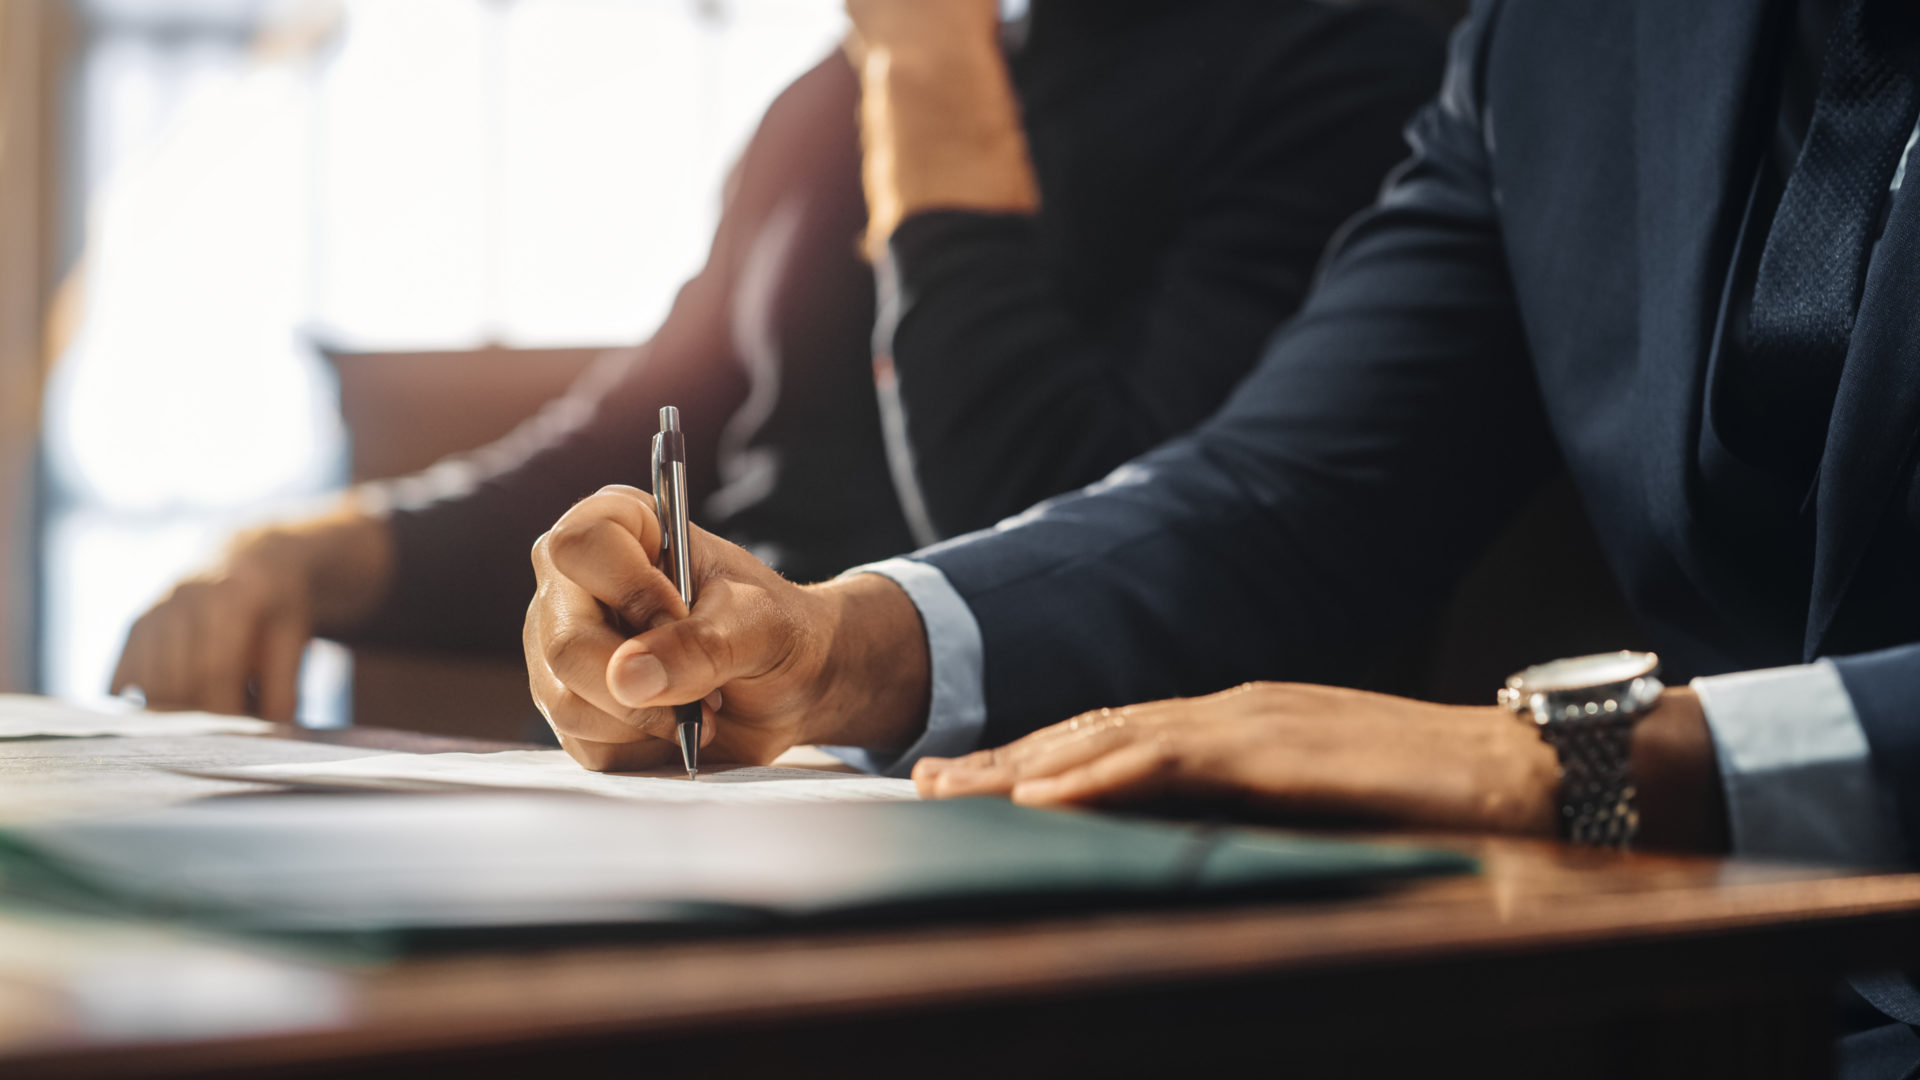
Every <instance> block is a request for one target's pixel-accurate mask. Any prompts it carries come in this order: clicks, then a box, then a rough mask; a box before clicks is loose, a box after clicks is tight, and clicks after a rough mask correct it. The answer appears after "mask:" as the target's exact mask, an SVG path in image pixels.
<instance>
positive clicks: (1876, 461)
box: [920, 0, 1920, 843]
mask: <svg viewBox="0 0 1920 1080" xmlns="http://www.w3.org/2000/svg"><path fill="white" fill-rule="evenodd" d="M1768 7H1769V5H1767V4H1764V3H1760V2H1758V0H1610V2H1607V3H1577V2H1556V0H1504V2H1502V0H1483V2H1480V3H1477V4H1476V5H1475V9H1474V12H1473V14H1472V15H1471V16H1470V17H1469V19H1468V20H1467V22H1466V23H1465V24H1463V26H1462V28H1461V30H1460V31H1459V32H1458V34H1457V35H1456V39H1455V42H1454V51H1453V56H1452V61H1451V66H1450V68H1449V74H1448V76H1447V81H1446V84H1445V86H1444V88H1443V90H1442V93H1441V97H1440V99H1439V100H1438V101H1437V102H1436V103H1435V104H1434V105H1433V106H1432V107H1431V108H1429V109H1428V110H1427V111H1425V112H1424V113H1423V114H1422V115H1421V116H1420V117H1419V118H1418V119H1416V121H1415V122H1414V123H1413V125H1412V126H1411V127H1410V129H1409V137H1410V142H1411V145H1412V149H1413V155H1412V157H1411V159H1410V160H1409V161H1408V162H1407V163H1406V164H1405V165H1404V166H1403V168H1402V171H1401V172H1400V173H1399V174H1397V177H1396V179H1395V180H1394V181H1393V182H1392V183H1391V184H1390V185H1389V187H1388V189H1387V190H1386V191H1385V192H1384V194H1383V195H1382V198H1381V200H1380V202H1379V204H1378V205H1377V206H1376V207H1375V208H1374V209H1372V210H1370V211H1369V212H1368V213H1366V214H1365V215H1363V216H1362V217H1361V218H1360V219H1359V220H1357V221H1356V222H1355V223H1353V225H1352V226H1351V227H1350V229H1349V230H1348V231H1347V233H1346V234H1345V235H1344V237H1343V238H1342V239H1341V240H1340V241H1339V242H1338V243H1337V244H1336V246H1335V249H1334V250H1333V252H1332V253H1331V255H1330V256H1329V260H1328V262H1327V264H1326V266H1325V267H1324V269H1323V273H1322V276H1321V279H1320V281H1319V284H1318V286H1317V289H1316V292H1315V294H1314V295H1313V297H1312V298H1311V300H1310V301H1309V303H1308V304H1307V306H1306V308H1305V309H1304V310H1303V312H1302V314H1301V315H1300V316H1299V317H1298V318H1297V319H1296V320H1295V321H1294V322H1293V323H1292V324H1291V325H1290V326H1289V327H1288V328H1287V329H1285V330H1284V331H1282V333H1281V334H1280V335H1279V336H1278V337H1277V338H1276V339H1275V340H1274V341H1273V343H1272V345H1271V346H1270V348H1269V350H1268V351H1267V353H1266V355H1265V357H1264V359H1263V361H1262V362H1261V364H1260V366H1259V368H1258V369H1257V371H1256V372H1255V374H1254V375H1253V376H1252V377H1251V378H1250V379H1249V380H1248V381H1247V382H1246V383H1245V384H1243V386H1242V388H1241V389H1240V390H1239V392H1238V393H1237V394H1236V395H1235V396H1234V397H1233V398H1232V399H1231V400H1230V401H1229V403H1228V404H1227V405H1226V406H1225V407H1224V409H1223V410H1222V411H1221V412H1220V413H1219V414H1218V415H1217V416H1216V417H1214V418H1213V419H1212V420H1211V421H1209V422H1208V423H1207V424H1206V425H1205V426H1204V427H1203V428H1201V429H1200V430H1199V431H1198V432H1197V433H1195V434H1194V435H1192V436H1190V437H1187V438H1185V439H1182V440H1180V441H1178V442H1175V443H1173V444H1170V445H1168V446H1166V447H1164V448H1163V449H1161V450H1159V451H1156V452H1155V453H1153V454H1151V455H1149V456H1147V457H1144V458H1142V459H1139V460H1138V461H1136V462H1135V463H1133V464H1130V465H1128V466H1125V467H1123V468H1122V469H1121V470H1120V471H1119V472H1117V473H1115V474H1114V475H1113V476H1112V477H1110V478H1109V479H1107V480H1105V481H1103V482H1101V483H1100V484H1096V485H1095V486H1094V487H1092V488H1089V489H1087V491H1086V492H1084V493H1080V494H1076V495H1072V496H1068V497H1065V498H1063V499H1059V500H1056V501H1054V502H1052V503H1049V504H1043V505H1042V506H1041V507H1039V508H1036V509H1035V510H1034V511H1030V512H1029V513H1028V514H1027V515H1023V516H1022V517H1021V518H1018V519H1014V521H1013V522H1010V523H1007V524H1003V525H1002V526H1000V527H998V528H997V529H995V530H992V531H989V532H986V533H979V534H974V535H972V536H969V537H965V538H962V539H960V540H957V541H953V542H949V543H948V544H946V545H943V546H940V547H937V548H934V549H931V550H930V551H928V552H925V553H923V554H922V555H921V556H920V558H923V559H925V560H926V561H928V562H930V563H932V564H934V565H935V566H937V567H938V568H939V569H940V570H941V571H943V572H944V573H945V575H946V576H947V578H948V580H949V581H950V582H952V584H953V585H954V587H955V588H956V589H957V590H958V591H959V592H960V594H961V595H962V596H963V597H964V598H965V599H966V600H967V602H968V604H969V606H970V607H971V609H972V611H973V613H974V615H975V617H976V618H977V620H978V621H979V624H980V628H981V632H982V637H983V641H984V648H985V655H984V659H985V665H986V667H985V681H986V696H987V704H988V728H987V733H986V738H987V741H988V742H989V743H990V744H991V743H998V742H1002V741H1005V740H1007V739H1010V738H1013V737H1016V736H1018V735H1020V734H1022V733H1024V732H1026V731H1028V730H1031V729H1034V728H1036V727H1039V726H1041V725H1044V724H1047V723H1051V722H1054V721H1058V720H1061V719H1063V718H1065V717H1067V716H1070V715H1073V714H1074V713H1076V712H1078V711H1081V710H1083V709H1086V708H1091V707H1097V706H1101V705H1113V704H1120V703H1125V702H1131V701H1140V700H1146V699H1153V698H1162V697H1169V696H1179V695H1189V694H1195V693H1202V692H1208V691H1213V690H1218V689H1221V688H1224V687H1227V686H1230V685H1233V684H1235V683H1238V682H1241V681H1244V680H1248V679H1262V678H1264V679H1295V680H1311V681H1322V682H1336V683H1337V682H1344V681H1350V680H1352V679H1353V678H1354V677H1355V676H1356V675H1357V674H1358V673H1359V672H1360V671H1361V670H1362V669H1363V668H1364V666H1365V664H1366V662H1367V660H1368V659H1369V657H1370V654H1371V653H1372V652H1373V651H1374V650H1376V649H1377V648H1378V646H1379V644H1380V643H1381V642H1382V641H1383V640H1386V639H1387V638H1389V637H1391V636H1392V635H1393V633H1394V632H1395V631H1396V630H1398V629H1401V628H1403V627H1404V626H1405V625H1407V624H1408V623H1409V622H1410V621H1411V620H1413V619H1415V618H1417V617H1419V616H1420V615H1422V614H1424V613H1426V612H1428V611H1430V610H1432V609H1433V608H1434V607H1435V606H1436V605H1438V604H1439V603H1440V601H1441V600H1442V599H1443V598H1444V597H1445V596H1447V595H1448V593H1449V591H1450V590H1451V588H1452V587H1453V586H1454V585H1455V584H1456V581H1457V579H1458V578H1459V576H1460V575H1461V573H1462V572H1463V570H1464V568H1465V567H1466V565H1467V563H1468V561H1469V560H1470V559H1471V558H1472V557H1473V556H1474V555H1475V554H1476V553H1477V552H1478V551H1479V550H1480V549H1481V548H1482V547H1483V546H1484V545H1485V544H1486V543H1487V541H1488V540H1489V538H1490V537H1491V536H1492V535H1493V534H1494V533H1495V531H1496V530H1497V529H1498V528H1499V527H1500V526H1501V524H1502V523H1503V522H1504V521H1505V520H1506V518H1507V517H1508V515H1509V514H1510V513H1511V512H1512V511H1513V510H1514V509H1515V508H1516V507H1518V506H1519V505H1520V504H1521V503H1522V502H1524V501H1525V499H1526V497H1527V495H1528V494H1529V492H1530V491H1531V490H1532V489H1534V488H1535V487H1536V486H1538V485H1539V484H1540V483H1542V482H1543V480H1544V479H1545V478H1546V477H1548V476H1549V475H1551V474H1552V473H1554V472H1555V471H1556V470H1558V469H1559V468H1560V467H1561V465H1562V463H1564V466H1565V468H1566V469H1567V470H1568V471H1569V472H1570V473H1571V474H1572V477H1573V479H1574V482H1575V484H1576V485H1577V487H1578V489H1579V491H1580V493H1581V496H1582V498H1583V500H1584V502H1585V505H1586V508H1587V510H1588V512H1589V514H1590V515H1591V517H1592V519H1593V521H1594V524H1595V527H1596V529H1597V530H1598V533H1599V536H1600V540H1601V543H1602V546H1603V548H1604V550H1605V552H1606V554H1607V558H1608V560H1609V563H1610V565H1611V568H1612V570H1613V572H1614V573H1615V574H1616V575H1617V577H1618V579H1619V581H1620V583H1621V585H1622V587H1623V589H1624V590H1625V592H1626V593H1627V595H1628V597H1629V599H1630V601H1631V603H1632V605H1633V607H1634V609H1635V613H1636V614H1637V616H1638V618H1639V619H1640V621H1641V622H1642V624H1643V629H1644V630H1645V632H1646V633H1647V634H1648V635H1649V636H1650V637H1651V638H1652V639H1653V640H1654V641H1655V643H1656V644H1657V646H1658V647H1659V649H1660V651H1661V653H1662V656H1663V659H1664V660H1665V662H1666V667H1667V671H1668V672H1669V674H1670V675H1671V676H1673V677H1676V678H1686V677H1690V676H1694V675H1705V674H1716V673H1721V672H1727V671H1734V670H1742V669H1749V668H1757V667H1767V666H1774V665H1779V664H1787V663H1797V662H1803V661H1806V660H1810V659H1812V658H1815V657H1819V656H1835V657H1838V658H1839V659H1838V665H1839V668H1840V671H1841V675H1842V678H1843V680H1844V683H1845V685H1846V687H1847V690H1848V692H1849V694H1850V696H1851V697H1852V699H1853V702H1854V705H1855V708H1856V710H1857V712H1858V714H1859V717H1860V720H1861V722H1862V725H1863V727H1864V729H1865V732H1866V735H1867V738H1868V742H1869V744H1870V747H1871V751H1872V755H1873V759H1874V764H1875V767H1876V769H1877V770H1878V771H1879V773H1880V775H1881V777H1882V779H1883V781H1884V782H1885V786H1886V788H1887V790H1889V791H1891V792H1894V793H1895V794H1896V796H1897V798H1898V800H1899V802H1900V804H1901V805H1900V808H1899V809H1900V813H1901V819H1902V821H1903V823H1904V827H1905V831H1906V835H1907V837H1908V839H1909V842H1910V843H1911V842H1912V841H1913V840H1914V839H1915V838H1920V645H1917V644H1915V643H1916V642H1920V603H1915V602H1912V601H1913V598H1914V597H1915V596H1916V595H1917V594H1916V590H1915V582H1916V581H1920V543H1916V542H1915V539H1914V538H1915V537H1916V535H1920V533H1916V530H1915V528H1914V519H1915V515H1916V510H1917V509H1920V491H1917V490H1916V488H1915V481H1914V475H1913V473H1914V469H1913V457H1914V453H1913V451H1914V443H1915V438H1914V437H1915V433H1916V430H1920V428H1917V426H1916V421H1917V420H1920V198H1916V197H1915V191H1914V189H1915V188H1916V187H1920V185H1916V184H1909V185H1907V188H1906V194H1905V195H1904V196H1902V197H1899V198H1897V199H1896V200H1895V203H1894V205H1893V206H1892V208H1891V217H1890V219H1889V221H1888V224H1887V229H1886V233H1885V235H1884V237H1883V239H1882V241H1881V244H1880V248H1879V250H1878V252H1877V253H1876V255H1875V259H1874V262H1873V265H1872V267H1871V269H1870V271H1869V275H1868V280H1867V283H1866V290H1865V299H1864V301H1863V305H1862V308H1861V311H1860V314H1859V318H1858V321H1857V324H1856V329H1855V331H1854V334H1853V341H1852V347H1851V352H1850V355H1849V357H1848V360H1847V366H1846V373H1845V375H1844V377H1843V381H1842V385H1841V386H1840V390H1839V394H1838V399H1837V401H1836V403H1835V405H1834V408H1833V414H1832V420H1831V427H1830V436H1829V440H1828V443H1827V446H1826V450H1825V456H1824V458H1823V461H1822V464H1821V469H1820V473H1819V478H1818V480H1817V484H1816V496H1817V504H1816V511H1815V513H1816V516H1817V525H1816V528H1815V534H1816V539H1815V542H1814V544H1813V548H1814V553H1813V556H1812V558H1813V565H1812V566H1811V567H1810V568H1809V567H1806V566H1804V565H1802V566H1801V567H1800V572H1801V573H1803V574H1804V573H1806V572H1807V571H1808V570H1810V571H1811V576H1812V588H1811V597H1810V599H1809V600H1804V601H1799V602H1796V604H1795V605H1794V610H1780V608H1779V606H1778V605H1777V604H1772V603H1771V602H1770V601H1768V600H1767V599H1766V595H1768V594H1767V590H1766V589H1764V588H1760V587H1759V584H1760V583H1757V582H1756V581H1755V580H1754V573H1753V571H1752V570H1751V569H1742V567H1751V566H1752V565H1754V563H1755V560H1754V559H1753V558H1752V557H1751V556H1752V554H1753V553H1752V552H1751V551H1748V550H1745V548H1744V547H1743V545H1744V544H1746V543H1747V538H1744V537H1742V536H1740V535H1739V534H1738V533H1737V532H1733V533H1729V532H1728V531H1727V530H1725V529H1718V528H1716V527H1715V526H1714V523H1713V522H1711V521H1709V520H1708V519H1707V514H1706V513H1705V506H1704V504H1703V502H1702V498H1701V491H1700V484H1701V481H1700V477H1699V473H1698V470H1697V468H1696V466H1695V461H1696V449H1697V447H1698V445H1699V438H1700V424H1701V415H1702V400H1703V392H1704V391H1703V387H1704V386H1705V384H1706V381H1707V372H1708V367H1709V363H1710V361H1711V359H1712V357H1713V355H1714V350H1715V347H1716V341H1715V338H1716V328H1717V326H1718V325H1719V319H1718V313H1719V312H1720V310H1721V308H1722V303H1723V296H1722V294H1723V292H1724V288H1725V283H1726V280H1727V277H1728V271H1729V264H1730V261H1731V258H1730V256H1731V248H1732V245H1733V241H1734V238H1735V235H1736V233H1737V231H1738V228H1739V225H1740V222H1741V217H1742V211H1743V208H1744V205H1745V198H1746V195H1747V192H1748V190H1749V187H1750V180H1751V176H1752V174H1751V173H1750V172H1748V171H1746V169H1745V167H1744V166H1743V165H1742V164H1741V162H1740V160H1739V158H1740V156H1741V155H1740V153H1739V151H1740V148H1741V146H1742V145H1743V144H1742V137H1741V134H1742V126H1743V125H1744V124H1747V123H1749V122H1750V121H1751V118H1752V116H1753V115H1754V114H1755V110H1754V108H1753V107H1752V102H1751V100H1750V94H1752V93H1753V92H1754V89H1755V87H1754V83H1755V72H1756V65H1757V64H1759V63H1760V62H1761V58H1762V57H1764V56H1766V55H1769V54H1768V52H1767V50H1768V49H1769V48H1770V47H1771V45H1772V43H1773V42H1772V39H1771V30H1770V28H1769V24H1768V19H1767V17H1766V11H1767V9H1768ZM1795 557H1797V558H1799V559H1800V560H1802V562H1804V560H1805V558H1806V555H1805V553H1804V551H1802V552H1800V554H1798V555H1797V556H1795ZM1759 562H1760V564H1761V565H1763V566H1764V563H1765V560H1764V559H1762V560H1759ZM1580 617H1581V614H1580V612H1578V611H1569V612H1567V618H1568V619H1570V620H1577V619H1579V618H1580ZM1542 659H1546V658H1545V657H1542ZM1492 689H1493V688H1491V687H1490V688H1489V694H1491V691H1492Z"/></svg>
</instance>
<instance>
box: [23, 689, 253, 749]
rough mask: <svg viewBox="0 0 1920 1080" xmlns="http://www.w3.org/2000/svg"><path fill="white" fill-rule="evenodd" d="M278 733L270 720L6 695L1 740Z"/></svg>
mask: <svg viewBox="0 0 1920 1080" xmlns="http://www.w3.org/2000/svg"><path fill="white" fill-rule="evenodd" d="M272 730H273V725H272V724H269V723H267V722H266V721H265V720H255V719H253V718H251V717H246V716H215V715H214V714H212V713H199V712H186V713H160V712H144V711H141V710H137V709H133V708H131V707H128V708H125V709H113V708H109V707H105V706H101V707H90V706H83V705H74V704H70V703H68V702H64V701H56V700H54V699H53V698H44V697H28V696H26V695H22V694H0V739H39V738H72V739H85V738H95V737H99V736H109V735H110V736H122V737H125V736H142V735H259V734H263V733H265V732H269V731H272Z"/></svg>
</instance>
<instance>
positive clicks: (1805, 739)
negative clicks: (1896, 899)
mask: <svg viewBox="0 0 1920 1080" xmlns="http://www.w3.org/2000/svg"><path fill="white" fill-rule="evenodd" d="M1693 689H1694V690H1695V692H1697V693H1698V694H1699V695H1700V704H1701V706H1702V708H1704V709H1705V711H1706V716H1707V727H1708V728H1709V729H1710V730H1711V732H1712V734H1713V745H1714V750H1715V752H1716V753H1717V754H1718V755H1719V759H1720V777H1721V782H1722V784H1723V786H1724V788H1725V791H1726V799H1727V821H1728V824H1729V825H1730V826H1731V828H1732V834H1733V850H1734V852H1735V853H1736V854H1740V855H1757V856H1763V857H1772V858H1789V859H1805V860H1809V861H1816V862H1828V863H1832V862H1842V863H1855V864H1886V863H1898V862H1900V861H1901V859H1902V854H1903V849H1902V847H1901V842H1900V830H1899V827H1898V825H1897V823H1896V821H1895V818H1894V815H1893V813H1892V808H1891V806H1890V805H1889V804H1888V803H1887V801H1886V799H1885V798H1884V796H1883V794H1882V792H1881V791H1880V789H1879V784H1878V783H1877V782H1876V780H1875V777H1874V772H1873V763H1872V758H1871V755H1870V753H1869V750H1868V746H1867V737H1866V733H1865V731H1864V730H1863V729H1862V728H1861V724H1860V718H1859V716H1858V715H1857V714H1856V713H1855V711H1854V707H1853V699H1852V698H1851V697H1849V696H1848V694H1847V688H1846V686H1845V685H1844V684H1843V683H1842V682H1841V680H1840V671H1839V669H1838V668H1836V667H1835V666H1834V665H1833V663H1832V662H1831V661H1828V660H1821V661H1818V662H1816V663H1812V664H1807V665H1804V666H1800V667H1785V668H1773V669H1770V670H1766V671H1743V672H1738V673H1735V674H1732V675H1719V676H1714V677H1712V678H1704V679H1695V680H1693Z"/></svg>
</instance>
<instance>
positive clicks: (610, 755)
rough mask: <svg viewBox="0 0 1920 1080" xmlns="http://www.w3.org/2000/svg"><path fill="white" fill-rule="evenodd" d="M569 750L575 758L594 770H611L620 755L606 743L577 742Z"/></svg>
mask: <svg viewBox="0 0 1920 1080" xmlns="http://www.w3.org/2000/svg"><path fill="white" fill-rule="evenodd" d="M567 750H568V752H570V753H571V754H572V755H573V760H575V761H577V762H579V763H580V764H581V765H582V766H583V767H585V768H587V769H589V770H591V771H593V772H608V771H610V770H611V769H612V768H613V766H614V762H615V760H616V758H617V757H618V755H616V754H615V753H614V751H613V748H612V747H610V746H607V745H606V744H604V743H591V742H575V743H574V744H573V745H572V746H569V747H568V748H567Z"/></svg>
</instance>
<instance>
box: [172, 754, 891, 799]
mask: <svg viewBox="0 0 1920 1080" xmlns="http://www.w3.org/2000/svg"><path fill="white" fill-rule="evenodd" d="M181 771H184V772H188V773H189V774H190V775H193V776H202V777H208V778H211V779H215V780H240V781H245V782H247V783H255V784H280V785H285V786H288V787H296V788H306V789H316V788H318V789H333V790H357V791H427V792H433V791H438V792H444V791H457V790H461V789H473V788H513V789H518V790H522V791H579V792H587V793H590V794H594V795H607V796H612V797H613V798H617V799H641V800H648V801H654V802H731V803H747V802H874V801H899V800H907V799H915V798H918V797H919V796H918V795H917V793H916V792H915V790H914V786H913V781H911V780H898V779H891V778H888V777H884V776H867V775H864V774H859V773H845V772H835V771H829V770H826V769H793V768H783V767H781V766H777V765H757V766H725V765H722V766H717V767H715V768H712V769H706V768H703V769H701V770H700V776H699V778H698V779H696V780H689V779H687V777H686V774H685V773H684V772H681V771H680V770H679V769H678V767H675V768H673V769H660V770H656V771H653V772H647V773H597V772H590V771H588V770H587V769H584V768H582V767H581V766H580V765H579V764H578V763H576V762H575V761H574V760H573V759H572V758H570V757H568V756H567V755H566V753H565V752H564V751H560V750H504V751H501V752H499V753H492V754H381V755H379V756H377V757H363V758H352V759H350V760H347V761H319V762H299V763H295V764H290V765H248V766H241V767H237V768H224V769H218V770H199V769H193V770H181Z"/></svg>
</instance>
